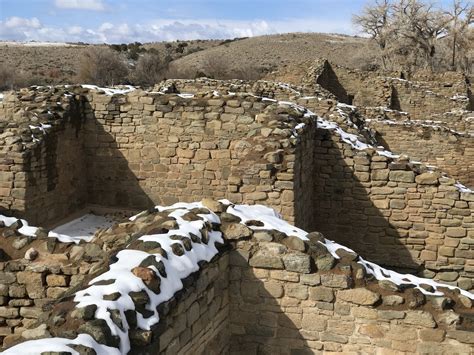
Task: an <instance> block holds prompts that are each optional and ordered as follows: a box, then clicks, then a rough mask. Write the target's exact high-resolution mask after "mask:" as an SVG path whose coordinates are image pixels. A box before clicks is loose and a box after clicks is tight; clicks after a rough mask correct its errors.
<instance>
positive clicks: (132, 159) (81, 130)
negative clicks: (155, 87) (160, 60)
mask: <svg viewBox="0 0 474 355" xmlns="http://www.w3.org/2000/svg"><path fill="white" fill-rule="evenodd" d="M211 84H212V83H211ZM211 84H210V85H211ZM212 85H213V84H212ZM224 86H225V85H224ZM44 90H47V89H44ZM54 90H56V89H54ZM61 90H63V91H62V92H61V91H59V92H48V93H44V92H43V91H41V90H40V91H39V92H37V91H35V92H34V93H36V94H37V95H39V97H38V98H36V99H34V100H33V98H35V96H34V93H33V94H32V93H31V91H26V92H24V93H22V94H20V99H23V100H25V99H26V98H28V100H29V101H26V102H31V101H33V102H36V101H38V102H40V100H39V99H40V98H44V97H43V96H45V95H50V96H48V97H51V100H50V101H51V102H54V104H51V105H52V107H53V108H54V110H55V111H53V112H54V115H53V117H52V118H51V119H50V120H49V121H46V122H50V123H51V124H52V125H53V127H52V129H51V131H49V133H48V131H47V130H46V133H41V132H40V135H39V136H38V137H40V138H41V139H39V138H38V142H36V141H34V140H33V139H32V138H31V131H32V129H28V130H25V132H26V133H27V134H22V135H20V140H19V141H15V142H14V143H11V142H10V141H8V143H7V140H8V139H9V137H10V138H11V137H13V138H14V139H16V138H17V136H15V135H14V134H13V133H12V135H4V136H3V139H4V141H5V144H4V145H3V147H4V148H6V149H7V151H6V152H5V155H4V157H8V159H9V160H6V162H7V164H3V165H1V166H0V167H1V169H3V170H4V171H6V172H7V173H8V174H10V175H9V176H10V177H9V178H8V179H6V181H7V185H8V186H9V187H8V188H7V190H8V191H10V189H11V190H12V191H14V189H12V187H13V186H15V184H16V186H22V185H21V184H23V185H24V186H25V187H24V188H23V190H22V191H23V193H24V196H22V197H21V198H18V199H17V200H18V201H19V202H15V200H13V202H15V203H18V204H20V206H19V208H18V209H17V210H18V211H17V212H21V213H23V216H24V215H27V214H28V213H29V211H30V210H31V211H32V210H34V211H35V213H37V214H38V216H39V215H41V216H43V215H45V214H44V213H43V210H44V208H45V207H49V209H51V211H52V212H51V215H50V216H47V217H48V218H45V221H46V220H47V219H49V218H53V217H54V216H56V217H57V216H58V215H59V214H61V213H62V214H64V215H66V214H68V213H69V212H70V211H72V210H74V209H77V208H79V207H80V205H81V204H83V203H91V204H99V205H105V206H113V207H127V208H135V209H145V208H148V207H151V206H153V205H169V204H172V203H174V202H178V201H180V202H187V201H195V200H200V199H202V198H204V197H212V198H215V199H222V198H227V199H229V200H230V201H233V202H235V203H248V204H254V203H257V202H258V203H264V204H266V205H268V206H271V207H273V208H275V209H276V210H277V211H278V212H280V213H281V214H282V215H283V216H284V217H285V219H287V220H288V221H290V222H292V223H293V222H295V223H296V224H297V225H298V226H301V227H303V228H305V229H306V230H320V231H323V232H325V233H326V234H327V235H328V236H329V237H330V238H332V239H335V240H337V241H341V242H343V243H345V244H347V245H349V246H351V247H353V248H354V249H355V250H357V251H359V252H360V253H361V254H362V255H363V256H365V257H368V258H369V259H371V260H374V261H377V262H379V263H381V264H383V265H390V266H394V267H399V268H408V269H410V270H415V271H422V270H423V269H425V271H424V272H425V274H426V276H429V277H436V278H439V279H441V280H444V281H447V282H452V283H457V284H459V285H461V286H462V287H463V288H465V289H471V288H472V287H473V284H472V278H473V277H474V272H473V264H472V258H473V252H474V249H473V248H474V243H472V240H473V211H474V209H473V201H472V199H473V197H472V196H473V195H472V194H469V193H460V192H459V189H458V188H457V187H456V186H455V185H454V184H455V181H454V180H452V179H449V178H438V177H439V176H437V175H435V174H432V175H431V174H424V172H425V171H426V168H425V167H423V166H413V165H412V164H411V163H409V162H406V161H403V162H394V161H392V159H389V158H386V157H384V156H380V155H377V154H374V150H373V148H369V149H368V150H365V151H359V150H356V149H354V148H353V147H352V146H351V145H350V144H347V143H344V142H342V140H341V137H340V135H339V134H336V133H335V132H333V131H331V130H324V129H319V130H316V128H315V126H316V119H315V117H314V116H309V115H308V114H307V113H308V112H306V111H304V110H303V109H301V108H298V107H296V106H292V105H289V104H278V103H276V102H274V101H272V100H268V99H262V98H259V97H255V96H254V95H253V94H243V93H237V94H229V95H215V93H201V94H196V95H194V96H193V97H190V96H183V95H181V96H179V95H176V94H160V93H149V92H144V91H141V90H136V91H133V92H130V93H128V94H126V95H107V94H106V93H101V92H100V91H96V90H88V89H83V88H69V90H71V92H69V91H66V90H65V89H64V88H63V89H61ZM41 95H43V96H41ZM58 95H59V96H60V97H61V98H66V101H67V102H66V105H63V106H61V105H59V107H58V106H57V105H56V101H54V99H55V100H57V99H58V98H57V96H58ZM72 98H74V101H72V102H71V100H72ZM20 101H21V100H20ZM8 102H9V101H8V100H7V103H8ZM22 102H23V101H22ZM73 102H75V103H78V104H74V105H73V104H72V103H73ZM298 103H300V104H303V105H307V106H308V107H309V108H311V109H312V110H314V111H316V113H318V114H321V115H323V114H324V115H325V116H326V117H328V118H329V119H333V120H336V121H337V122H340V123H341V124H344V126H342V127H343V128H344V129H346V127H347V129H348V132H349V133H352V134H354V135H355V136H357V137H359V138H360V139H362V137H361V136H362V133H364V132H365V131H366V130H365V131H364V130H363V128H364V127H363V126H361V127H359V126H358V125H359V124H360V122H359V121H360V120H359V121H357V122H356V123H357V124H355V123H354V121H351V119H352V118H351V117H350V116H349V115H347V114H345V113H340V112H339V111H340V110H341V108H340V107H339V106H338V105H335V102H334V101H333V100H331V99H323V98H319V97H314V98H302V99H300V100H298ZM23 105H26V106H27V107H28V104H25V103H24V104H23ZM7 106H8V105H7ZM8 107H9V106H8ZM8 107H7V108H8ZM20 108H21V107H20ZM30 112H35V111H33V110H30ZM38 112H39V111H38ZM60 112H62V113H63V114H62V116H61V115H60V114H59V113H60ZM20 113H21V112H20ZM305 113H306V115H305ZM21 114H22V115H23V116H21V118H22V119H25V122H26V124H27V125H29V124H30V123H31V120H32V119H33V118H31V117H26V118H25V117H24V115H25V114H24V112H23V113H21ZM62 117H66V119H63V118H62ZM68 117H71V119H68ZM72 117H76V120H73V119H72ZM68 122H72V123H74V122H76V124H75V125H73V126H71V127H69V126H68V124H69V123H68ZM8 132H9V131H7V133H8ZM15 132H16V134H18V132H17V131H15ZM365 133H367V132H365ZM55 137H57V139H58V140H59V139H61V140H63V141H61V143H60V144H59V145H58V144H57V143H54V145H53V146H54V149H55V150H56V151H57V155H56V158H54V154H46V146H47V144H48V141H49V140H51V139H53V140H54V139H55ZM369 138H370V137H369ZM28 139H29V142H28ZM28 144H31V146H29V145H28ZM15 147H16V148H15ZM38 147H39V148H38ZM59 147H60V148H59ZM17 148H18V149H19V151H18V152H16V151H15V149H17ZM40 148H41V150H40ZM35 149H38V151H37V155H34V154H33V152H35ZM465 150H467V151H468V154H466V153H465V156H466V157H467V156H469V154H471V153H469V152H470V150H469V147H468V146H467V145H466V148H465ZM53 151H54V150H53ZM40 153H41V154H40ZM15 154H17V155H15ZM69 155H71V156H72V157H73V159H69V158H68V157H69ZM16 156H18V157H19V158H20V159H22V157H24V156H32V157H35V159H38V162H39V163H38V164H36V165H35V169H33V172H32V173H30V174H29V175H30V176H31V177H32V178H31V179H30V180H27V181H28V183H25V182H24V181H23V180H22V179H25V181H26V176H28V174H26V173H25V172H23V170H26V171H27V172H28V169H26V168H25V167H24V165H23V164H19V165H18V166H16V165H15V160H14V159H12V158H15V157H16ZM48 156H53V158H47V157H48ZM61 157H64V158H61ZM46 159H48V160H46ZM459 159H461V158H459ZM466 165H467V166H470V164H466ZM59 169H61V172H60V173H59ZM15 170H16V171H19V170H20V171H22V172H20V173H18V174H17V173H15V174H11V173H10V171H15ZM50 172H52V174H50V175H48V174H49V173H50ZM48 176H52V177H53V178H54V179H52V180H51V179H49V178H48ZM58 176H63V178H62V180H61V177H59V178H58ZM14 177H15V178H14ZM74 179H75V180H74ZM84 180H85V182H84ZM38 181H39V182H38ZM51 181H53V182H54V184H52V185H51V187H52V189H51V191H49V192H48V191H47V190H48V186H49V185H48V182H51ZM72 186H74V188H71V187H72ZM65 190H67V191H68V192H69V193H70V194H71V195H67V194H66V193H64V191H65ZM41 191H45V192H44V193H42V194H41V193H40V192H41ZM30 196H31V206H30V204H27V203H26V202H27V201H29V198H30ZM11 201H12V198H11V197H10V196H8V197H5V199H3V198H2V204H4V205H7V208H8V209H10V210H13V212H15V209H13V208H12V207H11V206H12V205H11V204H10V202H11ZM8 206H10V207H8ZM22 207H23V211H21V208H22ZM54 211H58V213H57V214H56V213H54ZM21 213H20V214H21ZM31 216H32V218H33V221H34V220H35V218H37V217H36V215H31ZM43 222H44V221H43Z"/></svg>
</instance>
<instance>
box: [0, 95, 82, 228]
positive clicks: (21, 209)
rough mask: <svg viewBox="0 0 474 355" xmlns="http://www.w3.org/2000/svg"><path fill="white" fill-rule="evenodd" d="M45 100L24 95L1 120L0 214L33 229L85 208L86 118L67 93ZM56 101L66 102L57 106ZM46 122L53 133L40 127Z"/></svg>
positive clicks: (6, 105)
mask: <svg viewBox="0 0 474 355" xmlns="http://www.w3.org/2000/svg"><path fill="white" fill-rule="evenodd" d="M42 99H44V100H46V102H43V101H42ZM42 99H41V95H40V94H39V95H38V98H37V99H36V100H35V101H33V102H31V100H32V97H31V94H30V93H29V92H26V93H21V92H20V93H19V94H17V95H15V94H11V95H8V96H6V98H5V101H4V102H3V103H1V105H2V106H3V113H4V114H5V116H3V118H2V119H0V126H3V127H4V128H3V133H2V134H0V146H1V150H0V159H1V164H0V175H1V179H0V180H1V182H0V184H1V187H0V198H1V202H0V208H3V209H6V210H9V211H11V212H10V213H14V214H15V215H18V216H21V217H23V218H26V219H27V220H28V221H29V222H30V223H34V224H37V223H41V224H48V223H52V222H54V221H58V220H60V219H61V218H64V217H66V216H67V215H69V214H71V213H72V212H74V211H76V210H77V209H79V208H80V207H82V206H84V204H85V202H86V201H85V192H86V185H85V183H86V169H85V160H84V155H83V154H82V144H83V135H82V132H81V131H80V124H81V119H82V118H81V114H82V112H81V110H80V109H76V107H75V105H74V104H75V101H74V100H73V99H72V98H68V97H64V96H62V93H57V94H54V93H53V95H49V96H46V97H43V98H42ZM55 100H56V101H63V102H58V104H56V101H55ZM53 102H54V103H53ZM43 105H44V106H43ZM27 107H28V110H25V108H27ZM44 107H47V108H46V109H45V108H44ZM44 111H46V112H44ZM52 111H53V112H52ZM16 116H20V117H16ZM29 116H34V117H35V118H36V122H35V120H34V119H33V120H32V119H31V117H29ZM41 116H44V118H45V119H47V120H51V123H50V124H48V128H42V123H41V122H37V120H38V118H37V117H41ZM15 117H16V118H15Z"/></svg>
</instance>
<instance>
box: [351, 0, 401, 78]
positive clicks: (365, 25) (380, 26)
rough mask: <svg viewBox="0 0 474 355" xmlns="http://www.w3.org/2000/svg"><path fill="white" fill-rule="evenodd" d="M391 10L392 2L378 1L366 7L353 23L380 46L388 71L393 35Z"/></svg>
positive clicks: (354, 17)
mask: <svg viewBox="0 0 474 355" xmlns="http://www.w3.org/2000/svg"><path fill="white" fill-rule="evenodd" d="M391 9H392V4H391V0H376V1H375V4H374V5H367V6H365V8H364V10H363V12H362V14H360V15H354V16H353V18H352V22H353V23H354V24H355V25H356V26H358V27H359V28H361V29H362V31H363V32H364V33H367V34H368V35H370V36H371V38H372V39H373V40H375V42H376V43H377V44H378V46H379V48H380V50H381V59H382V65H383V67H384V69H387V58H386V48H387V44H388V41H389V39H390V36H391V33H392V26H391V23H390V20H391V16H390V11H391Z"/></svg>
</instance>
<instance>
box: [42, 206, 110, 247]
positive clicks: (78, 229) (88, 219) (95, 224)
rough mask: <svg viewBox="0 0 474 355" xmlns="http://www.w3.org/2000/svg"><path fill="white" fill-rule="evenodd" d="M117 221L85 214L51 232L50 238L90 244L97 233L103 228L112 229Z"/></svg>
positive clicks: (65, 241)
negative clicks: (82, 241) (81, 241)
mask: <svg viewBox="0 0 474 355" xmlns="http://www.w3.org/2000/svg"><path fill="white" fill-rule="evenodd" d="M114 223H115V221H114V220H113V219H112V218H110V217H104V216H98V215H95V214H91V213H88V214H85V215H84V216H82V217H79V218H76V219H74V220H72V221H70V222H67V223H65V224H63V225H61V226H59V227H56V228H54V229H53V230H52V231H51V232H49V236H50V237H54V238H57V239H58V240H59V241H61V242H63V243H67V242H74V243H79V241H80V240H84V241H86V242H89V241H91V240H92V238H93V237H94V234H95V232H97V230H99V229H102V228H109V227H111V226H112V225H113V224H114Z"/></svg>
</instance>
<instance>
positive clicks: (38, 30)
mask: <svg viewBox="0 0 474 355" xmlns="http://www.w3.org/2000/svg"><path fill="white" fill-rule="evenodd" d="M63 1H65V0H63ZM68 1H69V2H71V0H68ZM86 2H87V1H86ZM296 31H297V32H338V33H349V34H351V33H353V31H352V28H351V25H350V23H346V22H335V21H326V20H319V19H294V20H287V21H263V20H255V21H231V20H222V21H218V20H199V21H197V20H180V19H176V20H168V19H167V20H155V21H152V22H148V23H141V24H129V23H119V24H114V23H110V22H104V23H102V24H101V25H100V26H98V27H96V28H84V27H81V26H75V25H71V26H69V27H66V28H58V27H49V26H45V25H42V24H41V22H40V21H39V20H38V19H37V18H31V19H27V18H20V17H11V18H8V19H6V20H5V21H4V22H2V21H0V39H3V40H20V41H32V40H34V41H60V42H79V41H82V42H90V43H104V42H105V43H128V42H135V41H139V42H153V41H173V40H177V39H180V40H192V39H226V38H235V37H253V36H260V35H264V34H275V33H286V32H296Z"/></svg>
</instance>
